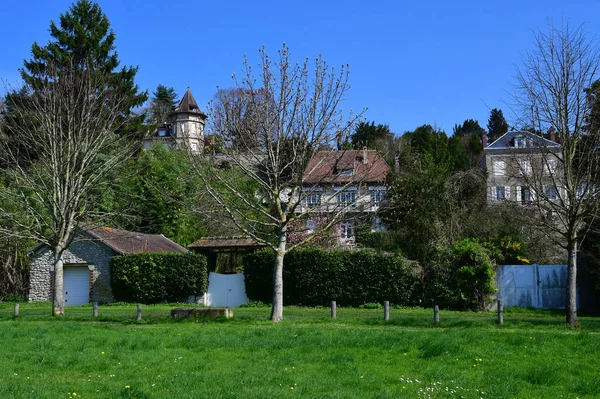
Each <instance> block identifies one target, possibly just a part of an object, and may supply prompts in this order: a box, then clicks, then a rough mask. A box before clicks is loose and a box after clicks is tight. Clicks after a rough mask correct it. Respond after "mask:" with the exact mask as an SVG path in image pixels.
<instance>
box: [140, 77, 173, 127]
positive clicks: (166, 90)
mask: <svg viewBox="0 0 600 399" xmlns="http://www.w3.org/2000/svg"><path fill="white" fill-rule="evenodd" d="M178 103H179V100H178V99H177V93H176V92H175V89H174V88H172V87H166V86H163V85H158V86H157V87H156V91H154V92H153V93H152V98H151V99H150V108H149V115H148V118H149V120H150V122H151V123H156V124H160V123H163V122H165V121H166V120H167V117H168V116H169V114H170V113H171V112H173V111H174V110H175V107H177V104H178Z"/></svg>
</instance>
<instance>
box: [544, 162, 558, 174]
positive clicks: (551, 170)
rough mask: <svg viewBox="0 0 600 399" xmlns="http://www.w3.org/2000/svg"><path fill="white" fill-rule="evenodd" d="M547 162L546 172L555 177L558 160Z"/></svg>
mask: <svg viewBox="0 0 600 399" xmlns="http://www.w3.org/2000/svg"><path fill="white" fill-rule="evenodd" d="M546 162H547V163H546V171H547V172H548V174H550V175H554V174H555V173H556V159H548V160H547V161H546Z"/></svg>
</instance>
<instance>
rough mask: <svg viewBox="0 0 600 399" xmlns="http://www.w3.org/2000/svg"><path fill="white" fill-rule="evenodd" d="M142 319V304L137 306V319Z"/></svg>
mask: <svg viewBox="0 0 600 399" xmlns="http://www.w3.org/2000/svg"><path fill="white" fill-rule="evenodd" d="M140 320H142V305H138V306H137V321H140Z"/></svg>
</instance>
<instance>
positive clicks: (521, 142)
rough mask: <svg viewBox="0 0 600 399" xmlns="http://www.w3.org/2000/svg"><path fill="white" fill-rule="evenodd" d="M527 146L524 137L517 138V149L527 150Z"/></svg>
mask: <svg viewBox="0 0 600 399" xmlns="http://www.w3.org/2000/svg"><path fill="white" fill-rule="evenodd" d="M526 146H527V141H526V140H525V137H523V136H517V137H515V147H517V148H525V147H526Z"/></svg>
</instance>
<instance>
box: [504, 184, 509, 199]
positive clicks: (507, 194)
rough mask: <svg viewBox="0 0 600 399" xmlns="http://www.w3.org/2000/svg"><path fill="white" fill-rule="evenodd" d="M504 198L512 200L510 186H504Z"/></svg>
mask: <svg viewBox="0 0 600 399" xmlns="http://www.w3.org/2000/svg"><path fill="white" fill-rule="evenodd" d="M504 198H505V199H506V200H507V201H508V200H510V186H506V187H504Z"/></svg>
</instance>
